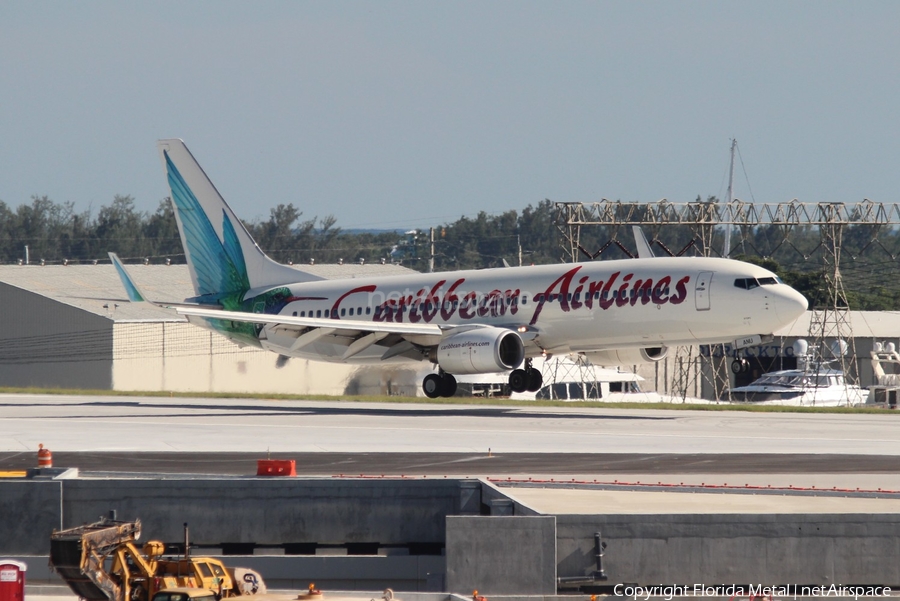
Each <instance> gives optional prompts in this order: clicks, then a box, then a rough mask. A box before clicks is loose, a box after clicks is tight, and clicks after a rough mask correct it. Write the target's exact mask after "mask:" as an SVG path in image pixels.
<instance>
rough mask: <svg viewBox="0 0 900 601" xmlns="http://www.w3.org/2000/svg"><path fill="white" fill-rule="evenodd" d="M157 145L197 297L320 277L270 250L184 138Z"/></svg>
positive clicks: (210, 297)
mask: <svg viewBox="0 0 900 601" xmlns="http://www.w3.org/2000/svg"><path fill="white" fill-rule="evenodd" d="M157 146H158V148H159V154H160V158H161V159H162V162H163V166H164V167H165V169H166V176H167V177H168V180H169V188H170V189H171V190H172V205H173V206H174V207H175V219H176V221H177V223H178V233H179V234H181V243H182V245H184V253H185V257H186V258H187V263H188V267H189V268H190V272H191V281H192V282H193V284H194V291H195V292H196V294H197V296H198V297H200V298H205V299H210V300H212V299H214V298H215V297H217V296H221V295H224V294H235V293H243V292H246V291H247V290H249V289H251V288H264V287H269V286H279V285H282V284H289V283H294V282H303V281H313V280H319V279H321V278H318V277H316V276H313V275H310V274H308V273H304V272H302V271H299V270H296V269H293V268H291V267H288V266H287V265H282V264H281V263H277V262H275V261H273V260H272V259H270V258H269V257H268V256H266V255H265V253H263V251H262V250H261V249H260V248H259V246H258V245H257V244H256V242H254V241H253V238H251V237H250V233H249V232H248V231H247V230H246V228H244V225H243V224H242V223H241V222H240V220H239V219H238V218H237V217H236V216H235V214H234V212H233V211H232V210H231V208H230V207H229V206H228V205H227V204H226V203H225V200H224V199H223V198H222V196H221V195H220V194H219V191H218V190H216V187H215V186H214V185H213V183H212V182H211V181H210V180H209V178H208V177H207V176H206V173H205V172H204V171H203V169H202V168H201V167H200V164H199V163H197V161H196V159H194V156H193V155H192V154H191V152H190V151H189V150H188V148H187V146H185V144H184V142H183V141H181V140H178V139H170V140H160V141H159V142H157Z"/></svg>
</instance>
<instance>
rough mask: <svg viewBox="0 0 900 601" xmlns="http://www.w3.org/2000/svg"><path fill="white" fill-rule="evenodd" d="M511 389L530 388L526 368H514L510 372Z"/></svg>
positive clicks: (522, 390)
mask: <svg viewBox="0 0 900 601" xmlns="http://www.w3.org/2000/svg"><path fill="white" fill-rule="evenodd" d="M509 389H510V390H511V391H513V392H525V390H527V389H528V372H526V371H525V370H524V369H514V370H513V371H512V373H511V374H509Z"/></svg>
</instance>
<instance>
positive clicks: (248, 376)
mask: <svg viewBox="0 0 900 601" xmlns="http://www.w3.org/2000/svg"><path fill="white" fill-rule="evenodd" d="M114 357H115V362H114V364H113V388H114V389H115V390H175V391H181V392H259V393H270V394H330V395H341V394H344V391H345V390H346V389H347V387H348V386H349V383H350V379H351V377H352V376H353V374H354V373H355V371H356V367H354V366H350V365H342V364H335V363H325V362H321V361H317V362H312V361H308V360H306V359H290V360H289V361H288V362H287V363H285V364H284V365H283V366H282V367H278V366H277V364H276V361H277V359H278V355H276V354H275V353H272V352H270V351H264V350H262V349H257V348H253V347H244V348H241V347H239V346H238V345H236V344H234V343H233V342H231V341H229V340H228V339H226V338H224V337H223V336H220V335H218V334H216V333H215V332H211V331H209V330H205V329H203V328H200V327H198V326H195V325H192V324H189V323H186V322H119V323H116V325H115V342H114Z"/></svg>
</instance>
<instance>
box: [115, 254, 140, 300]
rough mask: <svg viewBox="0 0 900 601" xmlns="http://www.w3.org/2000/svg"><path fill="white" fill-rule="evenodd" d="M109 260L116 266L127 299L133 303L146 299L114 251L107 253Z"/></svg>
mask: <svg viewBox="0 0 900 601" xmlns="http://www.w3.org/2000/svg"><path fill="white" fill-rule="evenodd" d="M109 260H110V261H112V264H113V265H114V266H115V268H116V272H117V273H118V274H119V279H120V280H122V286H124V287H125V294H127V295H128V300H130V301H131V302H133V303H142V302H145V301H146V300H147V297H146V296H144V293H143V292H141V289H140V288H138V285H137V284H135V282H134V280H133V279H131V276H130V275H128V272H127V271H126V270H125V266H124V265H122V261H120V260H119V257H118V256H117V255H116V253H112V252H111V253H109Z"/></svg>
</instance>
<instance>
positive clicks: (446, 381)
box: [441, 374, 456, 397]
mask: <svg viewBox="0 0 900 601" xmlns="http://www.w3.org/2000/svg"><path fill="white" fill-rule="evenodd" d="M454 394H456V378H454V377H453V376H452V375H451V374H444V376H443V377H442V378H441V396H445V397H451V396H453V395H454Z"/></svg>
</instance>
